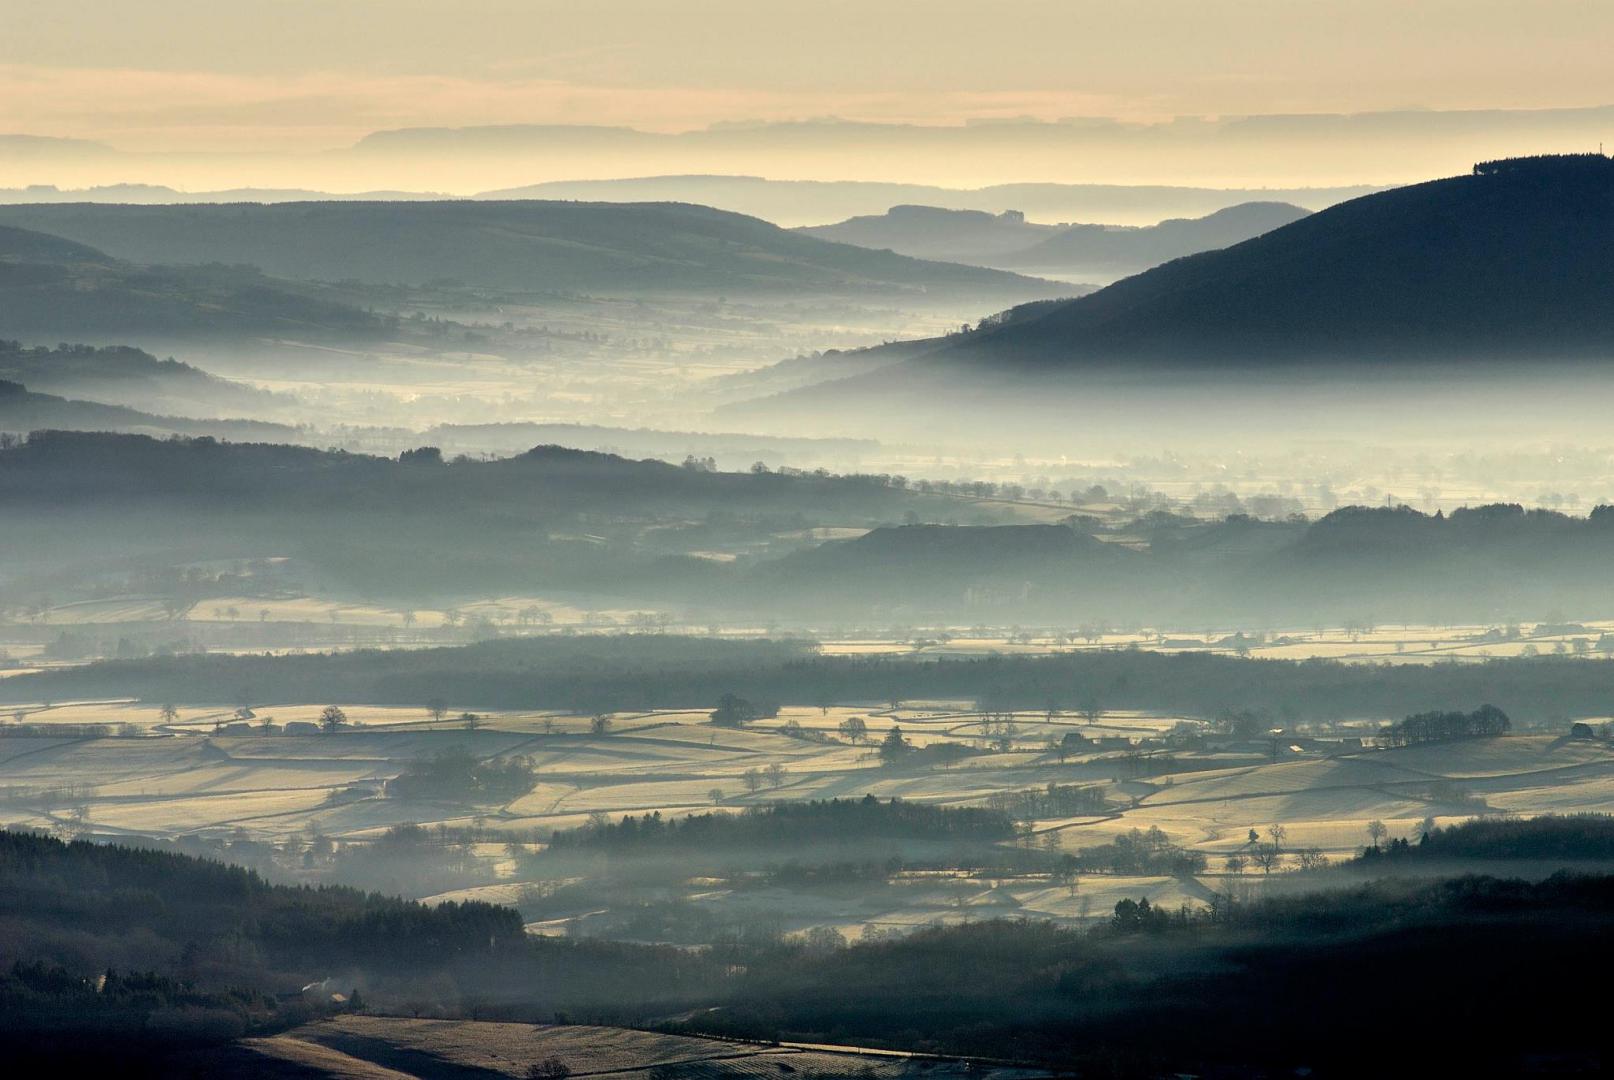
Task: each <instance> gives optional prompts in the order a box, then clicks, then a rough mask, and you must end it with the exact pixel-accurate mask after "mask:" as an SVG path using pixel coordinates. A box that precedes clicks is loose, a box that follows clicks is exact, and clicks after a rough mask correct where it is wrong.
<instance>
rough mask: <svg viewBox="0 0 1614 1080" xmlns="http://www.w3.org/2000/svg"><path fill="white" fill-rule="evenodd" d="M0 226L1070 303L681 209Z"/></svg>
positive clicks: (444, 266)
mask: <svg viewBox="0 0 1614 1080" xmlns="http://www.w3.org/2000/svg"><path fill="white" fill-rule="evenodd" d="M0 222H6V223H10V224H14V225H19V226H24V227H27V228H30V229H37V230H40V231H43V232H48V233H52V234H54V235H57V236H64V237H69V238H71V239H73V240H76V241H78V242H81V243H85V244H92V245H94V246H96V247H98V248H100V249H102V250H104V251H107V252H110V253H111V254H113V255H115V256H118V257H120V258H124V259H129V260H132V261H135V262H140V263H162V264H180V265H183V264H196V263H214V262H220V263H230V264H239V263H248V264H251V265H253V266H256V267H257V268H259V269H260V270H262V271H264V272H266V273H269V274H274V275H278V276H282V277H290V278H303V279H319V280H324V281H340V280H349V279H352V280H358V281H363V282H370V283H380V284H423V283H426V282H433V281H450V280H452V281H460V282H464V283H467V284H471V285H477V286H486V287H494V288H507V289H517V290H526V291H546V292H570V293H575V292H590V291H592V292H608V293H618V294H620V293H625V292H645V291H660V292H675V293H700V292H707V291H719V292H732V291H741V292H744V291H754V290H763V291H770V290H778V289H812V290H816V291H827V292H845V291H861V290H866V289H871V288H872V289H881V290H899V291H927V292H929V291H936V290H941V291H944V292H952V293H954V294H960V293H964V294H969V295H981V296H996V297H1011V296H1012V297H1019V298H1031V297H1036V296H1053V295H1068V290H1061V289H1060V288H1058V287H1056V286H1053V285H1051V284H1050V283H1048V282H1042V281H1038V280H1035V279H1031V278H1025V277H1021V276H1019V275H1016V274H1010V273H1006V272H1003V271H995V270H984V269H981V268H979V267H964V266H955V265H950V264H942V263H927V262H923V261H920V260H917V259H910V258H907V257H905V256H901V255H895V254H892V253H890V252H879V251H868V250H865V249H862V248H856V247H852V246H850V245H845V244H831V243H828V242H826V241H822V240H817V239H814V238H812V237H809V236H802V235H800V234H797V233H792V232H789V231H787V230H784V229H780V228H778V227H777V226H775V225H770V224H769V223H767V222H765V221H760V220H758V219H756V218H749V217H745V216H743V215H741V214H733V213H729V212H727V211H722V210H713V209H710V208H708V207H704V206H692V205H687V204H680V203H635V204H625V205H624V204H609V203H563V202H536V201H534V202H468V201H467V202H396V203H393V202H312V203H282V204H277V205H263V204H257V203H237V204H217V205H185V206H114V205H97V204H89V203H80V204H65V205H34V206H4V207H0Z"/></svg>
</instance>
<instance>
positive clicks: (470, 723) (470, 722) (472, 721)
mask: <svg viewBox="0 0 1614 1080" xmlns="http://www.w3.org/2000/svg"><path fill="white" fill-rule="evenodd" d="M460 724H461V725H462V726H463V727H464V728H465V730H466V731H475V730H476V729H477V728H479V727H481V726H482V718H481V717H480V716H478V715H476V713H474V712H464V713H460Z"/></svg>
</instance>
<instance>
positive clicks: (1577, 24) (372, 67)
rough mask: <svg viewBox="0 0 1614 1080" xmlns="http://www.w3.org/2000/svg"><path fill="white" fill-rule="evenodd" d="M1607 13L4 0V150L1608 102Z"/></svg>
mask: <svg viewBox="0 0 1614 1080" xmlns="http://www.w3.org/2000/svg"><path fill="white" fill-rule="evenodd" d="M1611 41H1614V3H1609V2H1608V0H1510V2H1499V0H1350V2H1340V0H1281V2H1280V0H1103V2H1092V0H974V2H963V0H855V2H854V0H682V2H674V0H565V2H553V0H527V2H514V0H452V2H446V0H318V2H313V0H262V2H254V3H247V2H243V0H0V133H26V134H34V135H49V136H66V137H74V138H85V139H94V140H99V141H104V142H106V143H109V144H111V145H113V146H115V147H118V148H120V149H124V150H128V151H132V152H150V151H164V152H171V151H186V152H198V151H229V152H240V151H254V152H256V151H271V152H311V151H318V150H325V149H332V148H338V147H344V146H348V145H351V144H352V143H353V142H354V141H355V140H357V139H358V138H360V137H362V136H363V135H364V134H366V133H368V132H371V131H375V130H379V129H389V128H397V127H410V126H469V125H478V124H500V123H565V124H608V125H627V126H632V127H636V128H639V129H643V130H652V131H681V130H688V129H693V128H700V127H705V126H707V125H710V124H714V123H723V122H733V121H746V120H782V119H801V118H812V117H828V116H835V117H844V118H850V119H858V120H882V121H905V122H914V123H924V124H956V123H961V122H964V121H967V120H971V119H981V118H992V117H1019V116H1028V117H1037V118H1042V119H1056V118H1065V117H1088V116H1091V117H1119V118H1123V119H1129V120H1159V119H1164V118H1169V117H1173V116H1226V115H1244V114H1270V113H1316V112H1324V113H1334V112H1347V113H1348V112H1360V111H1370V110H1393V109H1466V108H1509V109H1533V108H1545V107H1564V106H1584V105H1600V104H1609V103H1610V102H1611V100H1614V89H1611V86H1610V83H1611V80H1610V76H1609V72H1610V60H1609V55H1608V52H1609V51H1608V43H1609V42H1611Z"/></svg>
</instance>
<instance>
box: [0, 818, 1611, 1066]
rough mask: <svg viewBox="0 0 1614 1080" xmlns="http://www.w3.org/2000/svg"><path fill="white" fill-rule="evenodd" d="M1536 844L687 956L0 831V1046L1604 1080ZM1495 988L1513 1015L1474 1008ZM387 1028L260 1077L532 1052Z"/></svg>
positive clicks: (40, 1057) (1595, 1009) (1591, 898)
mask: <svg viewBox="0 0 1614 1080" xmlns="http://www.w3.org/2000/svg"><path fill="white" fill-rule="evenodd" d="M892 809H893V810H900V809H901V808H900V806H897V805H893V806H892ZM1559 827H1560V826H1559V825H1558V822H1556V821H1554V820H1552V819H1549V820H1548V821H1547V822H1545V823H1544V824H1543V826H1542V827H1541V828H1540V831H1541V832H1542V833H1543V834H1547V835H1543V837H1542V839H1541V841H1540V843H1539V844H1537V845H1532V846H1539V847H1541V848H1543V849H1545V850H1550V849H1551V848H1552V847H1554V846H1555V842H1556V841H1555V838H1554V837H1552V836H1551V835H1550V833H1551V832H1552V831H1553V830H1554V829H1557V828H1559ZM1562 828H1566V829H1568V830H1571V831H1573V832H1576V833H1583V832H1584V831H1585V829H1586V826H1585V825H1583V824H1582V823H1580V822H1578V821H1575V820H1568V821H1565V822H1563V824H1562ZM1537 863H1538V866H1539V867H1540V869H1539V871H1538V872H1537V873H1536V874H1534V875H1533V876H1534V877H1537V878H1544V880H1536V881H1526V880H1500V879H1498V878H1495V877H1487V876H1462V877H1449V878H1445V879H1440V880H1432V881H1430V880H1422V881H1420V880H1417V879H1415V878H1397V877H1393V876H1392V877H1384V878H1382V879H1380V880H1377V881H1374V882H1372V883H1362V882H1361V880H1360V879H1359V878H1358V877H1356V876H1355V874H1354V873H1353V872H1352V870H1350V869H1347V870H1345V871H1343V872H1337V873H1332V874H1331V873H1329V872H1311V873H1303V874H1296V875H1284V876H1285V877H1292V878H1293V879H1295V881H1296V884H1297V887H1296V889H1295V890H1294V891H1293V892H1290V893H1288V894H1287V895H1282V894H1279V895H1274V894H1273V893H1272V892H1267V893H1264V894H1256V895H1255V896H1254V897H1253V898H1250V899H1235V897H1234V896H1232V895H1224V894H1218V893H1213V892H1210V889H1209V886H1207V885H1205V884H1203V883H1201V882H1198V881H1195V882H1193V884H1194V886H1195V887H1196V888H1197V889H1204V890H1206V892H1207V893H1209V898H1210V899H1211V900H1212V902H1211V903H1210V904H1209V905H1208V906H1206V907H1202V908H1198V909H1188V908H1184V909H1182V910H1180V911H1168V910H1165V909H1163V908H1156V907H1152V906H1151V905H1150V904H1149V903H1148V901H1147V900H1144V901H1133V900H1131V899H1130V898H1128V899H1125V900H1122V901H1120V902H1118V903H1116V904H1115V905H1114V907H1113V913H1112V914H1110V915H1109V917H1107V918H1105V917H1102V916H1103V913H1102V912H1095V914H1096V915H1099V916H1100V918H1097V919H1095V920H1093V925H1091V926H1089V927H1085V928H1065V927H1058V926H1055V925H1053V924H1052V923H1049V922H1045V921H1036V920H1029V919H1016V920H1013V921H1010V920H986V921H980V922H965V923H963V924H961V925H955V926H940V925H937V926H932V927H926V928H921V929H918V930H916V931H915V932H913V933H911V934H908V935H902V936H895V937H890V938H885V939H881V938H876V939H874V940H867V941H864V942H861V943H859V944H856V945H852V946H847V945H844V944H839V943H835V944H826V943H822V942H818V941H809V942H802V941H796V940H785V939H782V938H781V937H779V936H763V935H757V936H756V937H755V939H753V938H751V937H749V936H747V937H742V938H740V939H739V940H737V941H735V942H732V943H727V944H725V945H723V946H720V947H718V948H714V949H712V950H682V949H676V948H672V947H667V946H661V947H658V946H648V945H637V944H629V943H613V942H605V941H586V940H582V941H579V940H557V939H550V938H544V937H535V936H529V935H527V934H526V933H524V932H523V928H522V922H521V917H520V916H519V914H518V913H517V912H516V911H514V910H512V909H508V908H501V907H495V906H492V905H488V904H481V903H475V902H472V903H463V904H461V903H452V902H450V903H444V904H441V905H438V906H436V907H426V906H424V905H420V904H414V903H408V902H405V901H400V900H395V899H389V898H386V897H382V896H378V895H374V894H370V895H366V894H361V893H357V892H354V891H352V890H347V889H332V888H324V889H317V890H316V889H309V888H288V887H285V886H275V885H270V884H267V883H266V882H264V881H263V880H262V879H261V878H259V877H257V876H256V875H254V874H251V873H248V872H246V871H243V870H239V869H235V868H232V867H227V866H224V865H221V864H219V863H214V862H208V861H204V860H199V859H194V858H188V857H182V856H176V855H173V854H167V853H159V852H152V851H143V850H137V849H134V848H129V847H113V846H98V845H95V844H90V843H85V842H78V843H73V844H70V845H69V844H63V843H61V842H60V841H57V840H54V839H49V838H44V837H36V836H27V835H19V834H11V833H7V834H0V871H3V872H0V931H3V934H0V961H4V968H3V969H0V1052H4V1053H5V1054H6V1060H7V1062H8V1064H9V1065H11V1066H12V1067H13V1069H14V1070H20V1071H21V1072H22V1074H24V1075H35V1074H40V1073H42V1072H44V1070H45V1069H46V1068H49V1069H52V1070H56V1071H61V1072H64V1073H65V1074H67V1075H77V1074H84V1073H90V1074H101V1073H111V1072H115V1073H116V1074H117V1075H119V1076H132V1077H145V1076H174V1075H223V1074H226V1073H228V1074H230V1075H238V1074H239V1075H252V1074H256V1075H263V1074H262V1073H251V1074H249V1073H247V1072H245V1071H244V1069H245V1068H246V1067H247V1066H245V1065H243V1064H240V1063H235V1064H233V1065H232V1067H231V1068H229V1069H226V1068H220V1067H215V1068H213V1069H207V1068H197V1067H196V1066H195V1064H194V1060H195V1059H190V1060H191V1061H192V1065H191V1066H190V1067H188V1068H187V1067H184V1066H183V1065H182V1062H184V1061H185V1060H187V1059H186V1057H185V1055H187V1054H193V1053H196V1052H198V1051H201V1050H204V1049H210V1048H218V1047H224V1046H228V1045H230V1044H232V1043H233V1042H234V1040H236V1039H237V1038H239V1037H240V1036H242V1035H244V1034H248V1033H270V1032H274V1031H277V1030H284V1029H286V1028H288V1027H291V1026H292V1025H294V1024H297V1023H299V1022H301V1021H303V1020H306V1019H308V1018H309V1017H310V1016H318V1015H322V1014H325V1013H329V1012H331V1011H348V1010H352V1011H371V1012H374V1013H376V1014H379V1015H380V1016H387V1015H390V1016H393V1017H397V1018H398V1019H396V1020H394V1021H392V1023H395V1024H397V1025H399V1026H400V1027H413V1028H414V1029H415V1030H416V1031H417V1032H419V1031H420V1029H421V1028H422V1027H424V1026H429V1024H430V1021H427V1022H426V1025H422V1024H421V1022H420V1021H419V1020H418V1017H420V1016H421V1015H422V1014H423V1013H424V1014H426V1015H428V1016H450V1017H464V1016H473V1017H480V1018H487V1019H507V1020H520V1021H525V1022H527V1023H532V1022H534V1021H540V1022H549V1021H555V1022H558V1023H563V1024H564V1023H573V1022H575V1021H576V1020H578V1019H583V1020H585V1021H589V1020H592V1021H594V1022H607V1023H609V1022H613V1021H614V1022H616V1023H635V1024H637V1025H638V1026H641V1027H648V1026H652V1023H653V1024H654V1026H655V1027H657V1028H660V1029H662V1030H669V1029H670V1030H672V1031H679V1032H684V1033H690V1034H697V1033H699V1034H714V1035H719V1036H729V1037H735V1036H737V1037H741V1038H745V1039H750V1040H764V1041H771V1040H793V1041H802V1042H811V1043H839V1044H865V1045H874V1046H882V1047H888V1048H891V1049H896V1050H908V1051H921V1052H928V1053H933V1054H934V1053H940V1054H959V1053H966V1054H977V1055H982V1056H986V1057H992V1058H996V1059H999V1060H1000V1061H1001V1060H1003V1059H1012V1060H1015V1061H1020V1062H1027V1063H1036V1064H1040V1065H1043V1066H1045V1067H1049V1068H1057V1069H1059V1070H1060V1075H1065V1074H1067V1073H1069V1072H1075V1073H1076V1074H1077V1075H1110V1076H1160V1075H1172V1074H1181V1073H1187V1074H1190V1075H1212V1076H1288V1075H1318V1076H1362V1075H1418V1076H1434V1075H1449V1074H1459V1075H1505V1076H1516V1075H1536V1074H1550V1075H1565V1074H1576V1075H1595V1074H1597V1073H1599V1072H1600V1071H1601V1064H1602V1062H1603V1059H1604V1057H1605V1056H1606V1048H1605V1047H1604V1045H1603V1042H1604V1040H1603V1039H1602V1037H1601V1032H1602V1026H1601V1020H1602V1015H1603V1012H1604V1011H1605V1006H1604V1004H1603V1002H1602V1001H1601V999H1600V998H1599V997H1598V996H1597V995H1596V994H1594V993H1588V992H1587V991H1586V986H1585V984H1584V983H1582V982H1581V981H1580V979H1579V978H1577V977H1575V976H1574V974H1573V973H1574V972H1575V971H1581V972H1583V973H1589V972H1595V971H1598V970H1601V969H1602V968H1604V967H1606V966H1607V965H1608V964H1609V963H1610V962H1611V961H1614V944H1611V943H1614V914H1611V913H1614V878H1610V877H1608V876H1606V875H1594V874H1587V875H1585V876H1578V875H1572V874H1568V873H1557V874H1552V875H1551V876H1546V875H1547V874H1550V873H1551V871H1552V870H1553V869H1555V868H1556V866H1557V865H1560V863H1559V862H1558V861H1557V860H1554V859H1552V858H1542V859H1540V860H1538V861H1537ZM1050 880H1051V879H1050ZM1211 880H1213V881H1214V880H1216V879H1211ZM1240 891H1241V892H1243V891H1245V890H1240ZM1285 892H1287V890H1285ZM301 987H307V988H308V991H309V992H307V993H300V992H299V988H301ZM1521 987H1522V988H1527V991H1528V992H1521V989H1520V988H1521ZM327 988H330V989H327ZM332 989H334V990H338V992H339V993H340V997H337V998H333V997H332V996H331V993H330V990H332ZM354 990H357V991H358V995H357V998H358V1000H355V999H354V998H353V997H350V996H349V992H350V991H354ZM1363 1001H1372V1002H1374V1003H1375V1004H1376V1005H1377V1006H1378V1007H1380V1008H1381V1009H1382V1010H1384V1013H1385V1014H1386V1015H1389V1016H1394V1017H1406V1016H1415V1017H1417V1018H1418V1022H1417V1023H1416V1024H1415V1025H1411V1026H1410V1030H1408V1031H1406V1032H1405V1033H1403V1035H1402V1036H1401V1037H1398V1038H1394V1039H1388V1038H1385V1039H1379V1038H1373V1037H1370V1036H1364V1034H1363V1032H1362V1031H1360V1030H1358V1029H1357V1028H1355V1027H1352V1026H1350V1025H1342V1024H1341V1023H1340V1019H1339V1018H1340V1017H1341V1016H1344V1015H1349V1014H1350V1013H1351V1011H1352V1010H1359V1009H1360V1008H1361V1003H1362V1002H1363ZM1504 1006H1505V1008H1506V1009H1507V1014H1506V1018H1505V1019H1504V1018H1503V1017H1501V1016H1494V1017H1493V1016H1492V1015H1491V1014H1492V1013H1495V1012H1497V1011H1498V1010H1500V1009H1501V1008H1503V1007H1504ZM410 1017H413V1018H417V1019H415V1020H413V1021H411V1020H410V1019H407V1018H410ZM653 1018H659V1020H654V1019H653ZM1487 1019H1490V1020H1493V1021H1494V1022H1485V1021H1486V1020H1487ZM385 1022H386V1021H382V1020H379V1019H378V1020H376V1021H373V1022H370V1023H366V1024H365V1025H364V1026H363V1027H362V1028H361V1029H360V1032H361V1037H357V1038H348V1039H346V1040H345V1041H344V1042H337V1043H336V1044H335V1045H336V1047H337V1048H339V1049H346V1050H351V1051H352V1052H353V1053H354V1054H355V1055H357V1056H358V1057H359V1058H360V1059H364V1058H366V1057H367V1056H369V1055H376V1056H378V1057H380V1060H382V1061H384V1062H388V1063H389V1064H391V1065H394V1066H396V1065H405V1064H406V1065H408V1066H409V1068H410V1072H409V1073H407V1074H406V1073H403V1072H400V1071H398V1070H397V1069H396V1068H393V1069H388V1070H386V1071H383V1070H381V1069H369V1068H366V1069H363V1070H362V1071H360V1070H357V1069H351V1068H350V1069H343V1068H341V1067H342V1066H351V1065H352V1064H353V1059H352V1058H343V1057H341V1056H340V1055H326V1056H324V1057H323V1058H322V1059H320V1058H316V1059H315V1061H316V1062H318V1061H323V1063H324V1064H325V1065H326V1067H327V1068H328V1069H329V1070H330V1071H319V1070H316V1069H313V1068H310V1067H309V1066H308V1064H306V1062H307V1059H306V1058H305V1059H304V1062H305V1064H303V1065H301V1066H300V1067H298V1068H296V1069H289V1070H286V1071H276V1072H274V1073H272V1074H271V1075H295V1076H302V1077H309V1076H314V1077H319V1076H354V1075H365V1076H379V1075H386V1076H402V1075H418V1076H422V1077H445V1078H447V1077H456V1078H458V1077H466V1076H472V1075H477V1076H482V1075H488V1076H494V1075H498V1076H509V1075H520V1073H521V1072H525V1071H526V1070H525V1069H523V1068H521V1066H522V1065H523V1064H524V1063H523V1062H520V1061H510V1060H509V1059H508V1058H505V1059H503V1060H500V1059H499V1058H498V1057H496V1056H495V1055H492V1054H490V1055H488V1059H489V1060H493V1061H495V1062H496V1063H497V1064H499V1065H501V1066H503V1068H500V1069H497V1070H495V1069H493V1068H477V1069H474V1070H473V1069H472V1068H471V1067H468V1066H464V1065H461V1064H460V1063H459V1062H456V1061H454V1060H444V1058H445V1057H447V1055H444V1056H441V1057H440V1056H438V1055H435V1054H431V1053H423V1052H419V1051H418V1050H417V1051H416V1052H413V1053H398V1052H396V1051H392V1052H391V1053H388V1051H389V1050H390V1049H391V1048H389V1047H388V1046H387V1045H386V1043H385V1041H384V1040H383V1039H379V1038H377V1037H376V1036H377V1035H380V1034H382V1033H383V1032H384V1031H385V1028H384V1026H383V1025H384V1024H385ZM331 1034H332V1035H338V1036H339V1035H340V1030H338V1031H336V1032H332V1033H331ZM366 1035H367V1036H368V1037H364V1036H366ZM416 1045H417V1047H418V1046H419V1043H417V1044H416ZM509 1045H510V1044H509V1043H508V1042H504V1041H502V1040H501V1041H500V1043H499V1044H498V1045H497V1046H496V1047H494V1049H496V1050H499V1051H506V1050H508V1048H509ZM573 1045H574V1046H575V1045H576V1044H575V1043H573ZM378 1051H379V1052H380V1053H378ZM735 1052H736V1054H737V1055H738V1054H742V1053H743V1052H744V1050H743V1048H735ZM176 1055H177V1056H176ZM620 1058H621V1054H620V1052H618V1053H617V1054H616V1055H615V1057H614V1058H613V1060H620ZM716 1058H717V1056H716V1055H713V1057H712V1058H700V1059H696V1060H695V1061H694V1062H684V1063H682V1064H685V1065H688V1064H696V1065H700V1066H703V1067H709V1065H710V1063H711V1062H712V1061H713V1060H716ZM847 1060H850V1059H847ZM257 1064H258V1065H260V1066H261V1065H262V1064H263V1062H262V1060H261V1059H259V1060H258V1062H257ZM534 1064H536V1063H534ZM559 1064H561V1065H563V1066H566V1068H567V1069H568V1070H570V1069H571V1066H570V1065H566V1063H565V1062H564V1061H562V1062H559ZM775 1064H776V1065H780V1064H781V1063H775ZM670 1068H672V1066H667V1065H663V1066H661V1067H660V1068H659V1069H658V1070H657V1072H658V1074H665V1072H664V1071H665V1070H668V1069H670ZM842 1068H843V1070H844V1069H845V1065H844V1063H843V1065H842ZM517 1069H520V1072H518V1071H516V1070H517ZM235 1070H241V1071H235ZM579 1071H581V1070H579ZM768 1071H769V1073H770V1074H777V1073H776V1072H775V1070H773V1069H770V1070H768ZM779 1071H782V1072H785V1073H787V1074H788V1073H794V1072H796V1071H797V1070H796V1068H795V1066H793V1065H783V1066H782V1069H780V1070H779ZM869 1071H870V1072H872V1071H873V1070H872V1068H870V1070H869ZM938 1072H940V1070H938ZM532 1075H563V1074H561V1073H560V1072H559V1070H555V1071H553V1072H550V1073H538V1072H534V1073H533V1074H532ZM699 1075H708V1073H706V1072H703V1073H700V1074H699ZM713 1075H720V1074H713ZM752 1075H756V1074H755V1073H753V1074H752ZM803 1075H845V1072H844V1071H842V1072H839V1073H835V1072H830V1073H818V1072H814V1073H805V1072H803Z"/></svg>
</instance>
